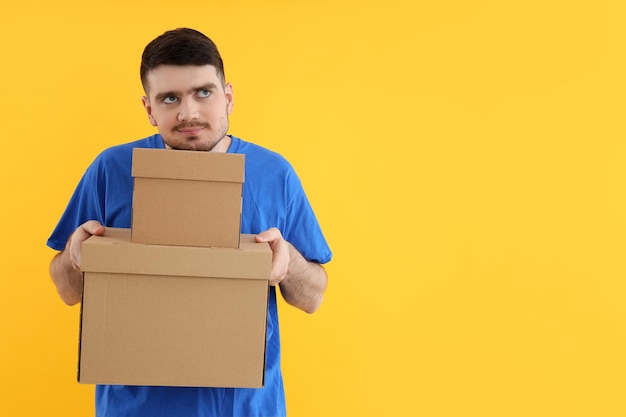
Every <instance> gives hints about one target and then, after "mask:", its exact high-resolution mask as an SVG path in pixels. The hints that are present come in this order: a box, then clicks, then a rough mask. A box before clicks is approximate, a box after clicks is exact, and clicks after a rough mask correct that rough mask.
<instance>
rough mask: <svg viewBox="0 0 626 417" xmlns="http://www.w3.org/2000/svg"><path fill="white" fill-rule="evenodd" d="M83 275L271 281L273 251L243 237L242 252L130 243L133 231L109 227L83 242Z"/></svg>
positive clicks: (248, 237)
mask: <svg viewBox="0 0 626 417" xmlns="http://www.w3.org/2000/svg"><path fill="white" fill-rule="evenodd" d="M81 264H82V266H81V267H82V270H83V272H107V273H128V274H148V275H175V276H189V277H206V276H213V277H220V278H243V279H262V280H269V278H270V275H271V270H272V250H271V248H270V247H269V245H268V244H267V243H256V242H255V241H254V235H247V234H242V235H241V241H240V247H239V249H232V248H209V247H189V246H165V245H146V244H141V243H131V230H130V229H119V228H113V227H107V228H106V232H105V234H104V236H92V237H90V238H89V239H87V240H86V241H85V242H83V245H82V252H81Z"/></svg>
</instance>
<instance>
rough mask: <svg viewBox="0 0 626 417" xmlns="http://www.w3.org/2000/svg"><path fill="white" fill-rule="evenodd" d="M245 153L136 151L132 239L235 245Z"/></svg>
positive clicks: (230, 246)
mask: <svg viewBox="0 0 626 417" xmlns="http://www.w3.org/2000/svg"><path fill="white" fill-rule="evenodd" d="M244 163H245V156H244V155H242V154H228V153H214V152H198V151H178V150H167V149H144V148H136V149H134V150H133V171H132V175H133V177H135V188H134V192H133V216H132V242H133V243H148V244H153V245H182V246H207V247H209V246H214V247H224V248H237V247H238V246H239V233H240V231H241V202H242V191H243V181H244Z"/></svg>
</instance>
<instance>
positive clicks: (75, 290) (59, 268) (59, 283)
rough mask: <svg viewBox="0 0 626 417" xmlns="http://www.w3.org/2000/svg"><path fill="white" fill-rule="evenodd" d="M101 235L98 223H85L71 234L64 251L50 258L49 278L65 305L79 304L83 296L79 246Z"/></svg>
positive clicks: (102, 231)
mask: <svg viewBox="0 0 626 417" xmlns="http://www.w3.org/2000/svg"><path fill="white" fill-rule="evenodd" d="M102 234H104V227H103V226H102V225H101V224H100V223H99V222H97V221H95V220H90V221H88V222H85V223H83V224H82V225H81V226H79V227H78V228H77V229H76V230H75V231H74V233H72V235H71V236H70V238H69V239H68V241H67V244H66V245H65V249H63V251H61V252H59V253H58V254H56V256H55V257H54V258H52V262H51V263H50V276H51V277H52V280H53V281H54V284H55V285H56V287H57V291H58V292H59V296H61V299H62V300H63V301H64V302H65V303H66V304H67V305H74V304H77V303H79V302H80V301H81V298H82V294H83V274H82V272H81V270H80V249H81V245H82V243H83V242H84V241H85V240H87V239H88V238H89V237H90V236H92V235H99V236H100V235H102Z"/></svg>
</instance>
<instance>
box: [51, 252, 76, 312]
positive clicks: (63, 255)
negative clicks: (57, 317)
mask: <svg viewBox="0 0 626 417" xmlns="http://www.w3.org/2000/svg"><path fill="white" fill-rule="evenodd" d="M50 276H51V277H52V281H54V284H55V285H56V287H57V291H58V293H59V296H60V297H61V299H62V300H63V301H64V302H65V303H66V304H67V305H74V304H77V303H79V302H80V301H81V298H82V293H83V274H82V273H81V272H80V271H77V270H76V269H74V267H73V266H72V263H71V261H70V256H69V251H68V249H67V248H66V249H65V250H64V251H62V252H59V253H58V254H57V255H56V256H55V257H54V258H53V259H52V262H51V263H50Z"/></svg>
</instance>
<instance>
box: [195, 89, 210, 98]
mask: <svg viewBox="0 0 626 417" xmlns="http://www.w3.org/2000/svg"><path fill="white" fill-rule="evenodd" d="M210 95H211V92H210V91H209V90H207V89H204V90H199V91H198V97H201V98H202V97H208V96H210Z"/></svg>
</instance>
